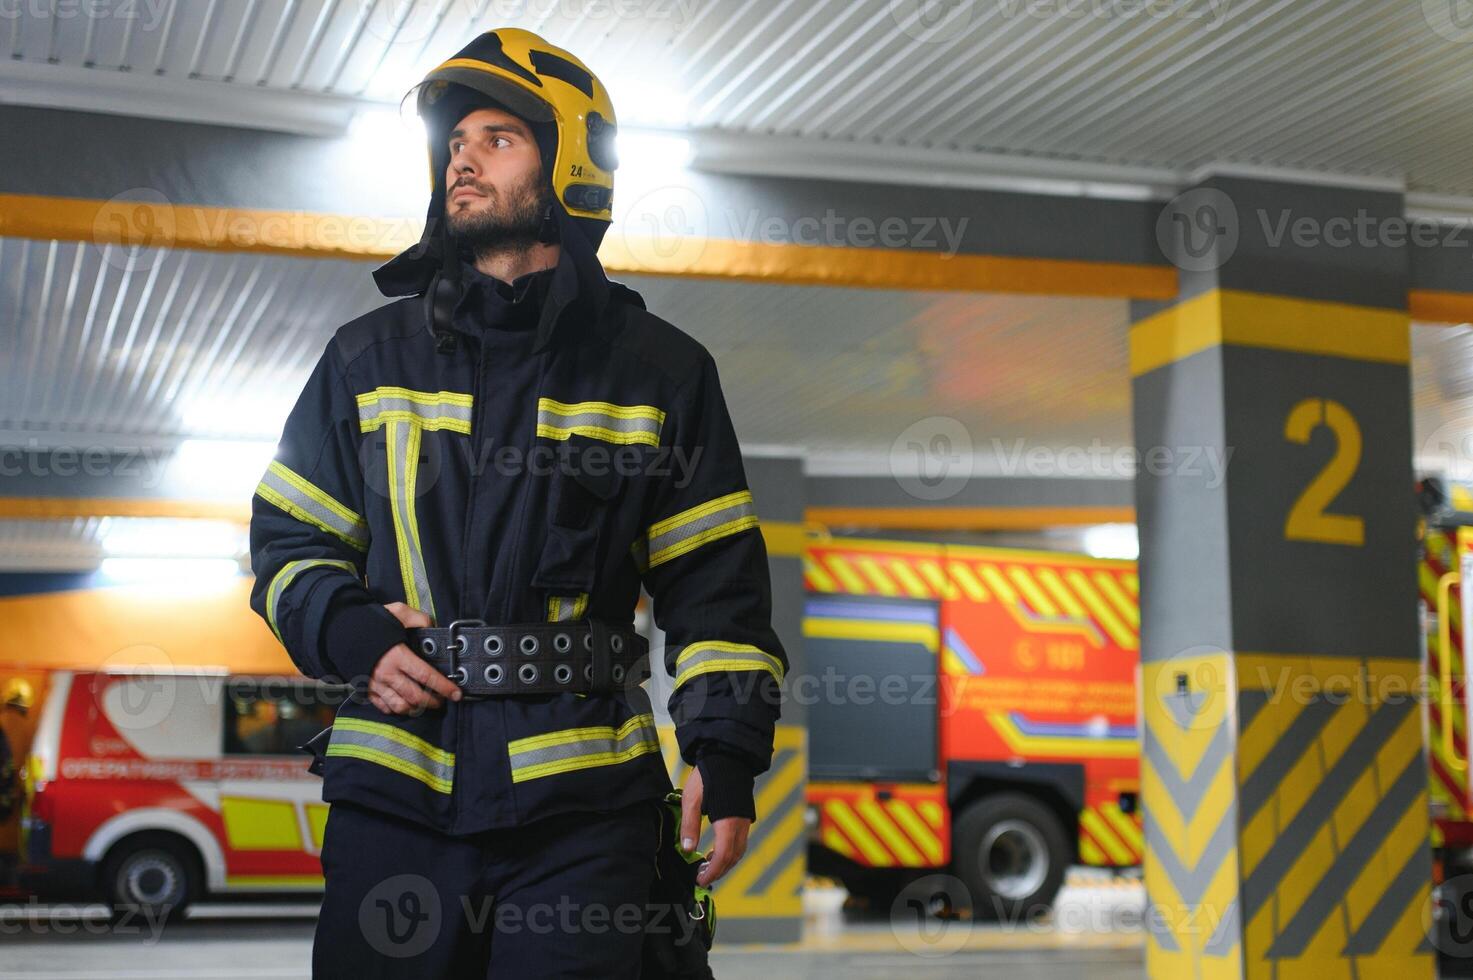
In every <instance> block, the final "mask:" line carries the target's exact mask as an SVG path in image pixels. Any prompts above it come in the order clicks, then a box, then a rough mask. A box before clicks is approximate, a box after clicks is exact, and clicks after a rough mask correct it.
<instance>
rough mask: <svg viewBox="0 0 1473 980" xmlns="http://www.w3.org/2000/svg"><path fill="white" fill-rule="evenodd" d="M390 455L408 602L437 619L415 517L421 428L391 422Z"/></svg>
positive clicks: (388, 432) (391, 497)
mask: <svg viewBox="0 0 1473 980" xmlns="http://www.w3.org/2000/svg"><path fill="white" fill-rule="evenodd" d="M384 435H385V436H386V439H385V445H386V446H387V448H388V454H389V509H390V511H391V512H392V514H393V518H394V543H395V544H396V545H397V547H398V550H399V574H400V575H401V576H402V577H403V580H404V601H405V602H406V603H408V604H409V605H410V606H411V607H413V608H415V609H419V610H422V611H423V612H424V613H425V615H427V616H429V617H430V618H431V619H434V618H435V601H434V599H433V598H432V597H431V596H430V577H429V573H428V572H427V571H426V570H425V555H424V548H423V547H422V546H421V545H420V540H419V520H418V519H417V518H416V517H415V513H414V501H415V481H416V480H418V478H419V439H420V427H419V426H418V425H413V424H411V423H408V422H402V421H391V422H388V423H387V424H386V426H385V429H384Z"/></svg>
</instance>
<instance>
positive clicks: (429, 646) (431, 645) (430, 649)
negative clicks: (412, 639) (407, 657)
mask: <svg viewBox="0 0 1473 980" xmlns="http://www.w3.org/2000/svg"><path fill="white" fill-rule="evenodd" d="M419 648H420V650H422V651H423V652H424V655H425V656H426V657H433V656H434V655H435V654H436V653H439V652H440V645H439V644H438V643H436V642H435V638H434V637H433V636H427V637H425V638H424V639H422V640H420V641H419Z"/></svg>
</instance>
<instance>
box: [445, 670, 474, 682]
mask: <svg viewBox="0 0 1473 980" xmlns="http://www.w3.org/2000/svg"><path fill="white" fill-rule="evenodd" d="M446 676H448V677H449V678H450V679H451V680H452V681H454V682H455V686H456V687H465V682H466V681H468V680H470V679H471V674H470V671H468V670H466V669H465V668H464V667H456V668H455V669H454V670H452V671H451V672H450V673H449V674H448V675H446Z"/></svg>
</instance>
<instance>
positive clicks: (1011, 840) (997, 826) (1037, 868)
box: [952, 793, 1070, 921]
mask: <svg viewBox="0 0 1473 980" xmlns="http://www.w3.org/2000/svg"><path fill="white" fill-rule="evenodd" d="M952 841H953V844H954V851H953V855H952V867H953V868H954V869H955V870H956V873H957V875H958V876H959V877H960V878H961V879H962V882H963V883H964V884H965V885H966V886H967V891H968V892H970V894H971V897H972V917H973V918H974V919H1003V920H1004V921H1016V920H1017V919H1019V918H1023V917H1028V916H1034V915H1038V914H1040V913H1042V912H1046V911H1047V910H1048V909H1049V907H1050V906H1051V905H1052V904H1053V901H1054V896H1056V895H1057V894H1058V892H1059V888H1060V886H1062V885H1063V883H1064V874H1065V872H1066V871H1067V870H1068V864H1069V853H1070V851H1069V843H1068V838H1067V837H1065V835H1064V828H1063V825H1062V824H1061V823H1060V822H1059V818H1058V817H1056V816H1055V815H1054V813H1053V811H1052V810H1050V809H1049V808H1048V807H1047V806H1045V805H1044V804H1042V803H1040V802H1039V801H1038V800H1036V799H1034V798H1033V797H1031V796H1025V795H1024V794H1022V793H995V794H993V795H991V796H985V797H983V798H982V799H980V800H978V801H977V802H975V803H973V804H972V805H971V806H969V807H967V808H966V809H965V810H963V811H962V812H961V814H960V815H959V816H958V817H957V818H956V823H955V826H954V832H953V835H952Z"/></svg>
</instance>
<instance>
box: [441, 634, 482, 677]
mask: <svg viewBox="0 0 1473 980" xmlns="http://www.w3.org/2000/svg"><path fill="white" fill-rule="evenodd" d="M485 625H486V621H485V620H483V619H456V620H452V621H451V623H450V625H449V626H447V627H446V630H447V631H448V632H449V633H450V640H449V642H447V643H446V644H445V652H446V653H448V654H449V655H450V673H448V674H446V675H445V676H446V677H448V678H450V679H451V680H452V681H454V682H455V686H456V687H460V688H463V687H465V684H466V681H468V680H470V676H471V675H470V671H468V670H466V669H465V665H464V664H461V663H457V662H456V661H457V660H458V659H459V658H460V656H461V655H462V654H464V653H465V648H466V643H465V637H464V636H461V635H460V631H461V629H462V628H463V627H466V626H479V627H485Z"/></svg>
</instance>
